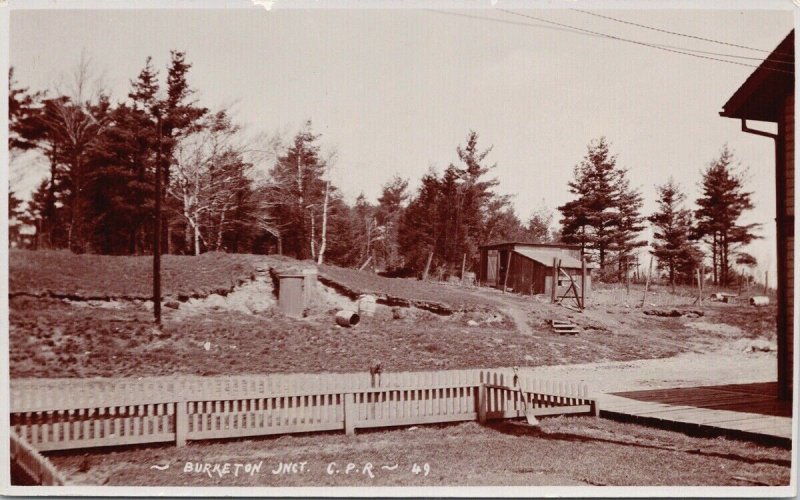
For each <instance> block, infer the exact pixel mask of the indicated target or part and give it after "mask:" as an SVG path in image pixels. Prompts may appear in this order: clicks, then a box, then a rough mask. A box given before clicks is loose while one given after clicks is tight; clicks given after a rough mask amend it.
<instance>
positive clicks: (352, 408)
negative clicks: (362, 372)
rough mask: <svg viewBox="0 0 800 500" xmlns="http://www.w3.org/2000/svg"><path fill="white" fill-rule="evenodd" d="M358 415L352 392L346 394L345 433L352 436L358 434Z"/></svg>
mask: <svg viewBox="0 0 800 500" xmlns="http://www.w3.org/2000/svg"><path fill="white" fill-rule="evenodd" d="M357 418H358V414H357V413H356V404H355V399H354V398H353V393H352V392H346V393H345V394H344V433H345V434H347V435H348V436H351V435H353V434H355V433H356V419H357Z"/></svg>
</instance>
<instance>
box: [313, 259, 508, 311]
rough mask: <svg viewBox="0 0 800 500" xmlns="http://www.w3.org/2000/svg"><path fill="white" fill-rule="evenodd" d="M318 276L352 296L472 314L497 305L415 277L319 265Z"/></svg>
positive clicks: (455, 288)
mask: <svg viewBox="0 0 800 500" xmlns="http://www.w3.org/2000/svg"><path fill="white" fill-rule="evenodd" d="M320 276H322V277H323V279H325V278H327V279H328V280H329V281H332V282H335V283H336V284H337V285H339V286H341V287H342V288H344V289H346V290H347V291H348V292H349V293H352V294H354V295H360V294H373V295H376V296H378V297H381V298H384V299H387V300H388V301H390V302H392V301H394V302H401V303H406V302H407V303H411V304H412V305H417V306H422V307H425V306H426V305H434V306H435V305H438V304H441V305H442V306H443V309H451V310H455V311H475V310H487V309H491V308H493V307H496V306H498V305H499V304H500V301H499V300H497V299H493V298H488V297H486V296H481V295H476V294H474V293H471V292H470V290H469V289H466V288H462V287H457V286H452V285H444V284H440V283H435V282H429V281H421V280H418V279H415V278H384V277H382V276H379V275H377V274H375V273H372V272H369V271H358V270H356V269H345V268H342V267H335V266H321V267H320Z"/></svg>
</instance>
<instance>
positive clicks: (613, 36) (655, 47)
mask: <svg viewBox="0 0 800 500" xmlns="http://www.w3.org/2000/svg"><path fill="white" fill-rule="evenodd" d="M497 10H499V11H501V12H505V13H508V14H512V15H515V16H520V17H525V18H528V19H533V20H535V21H540V22H543V23H547V24H552V25H555V26H561V27H564V28H569V29H573V30H578V31H581V32H585V33H590V34H592V35H596V36H601V37H604V38H608V39H611V40H617V41H621V42H628V43H633V44H636V45H641V46H644V47H651V48H654V49H658V50H663V51H666V52H672V53H675V54H683V55H686V56H691V57H697V58H700V59H708V60H711V61H719V62H724V63H728V64H735V65H737V66H745V67H748V68H758V66H756V65H753V64H747V63H742V62H738V61H731V60H729V59H720V58H718V57H711V56H707V55H700V54H694V53H691V52H687V51H685V50H676V49H671V48H668V47H666V46H660V45H657V44H653V43H648V42H641V41H638V40H631V39H629V38H622V37H618V36H615V35H609V34H607V33H601V32H598V31H592V30H587V29H584V28H578V27H576V26H572V25H569V24H564V23H559V22H556V21H551V20H549V19H544V18H541V17H536V16H531V15H528V14H522V13H519V12H514V11H512V10H508V9H497ZM770 62H775V61H770ZM764 68H765V69H767V70H769V71H776V72H779V73H786V74H790V75H793V74H794V72H793V71H785V70H783V69H779V68H770V67H766V66H765V67H764Z"/></svg>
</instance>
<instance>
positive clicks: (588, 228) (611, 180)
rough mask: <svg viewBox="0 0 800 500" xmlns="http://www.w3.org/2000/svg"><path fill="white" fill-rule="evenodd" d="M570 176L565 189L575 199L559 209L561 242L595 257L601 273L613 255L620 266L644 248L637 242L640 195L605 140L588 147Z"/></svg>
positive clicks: (639, 225)
mask: <svg viewBox="0 0 800 500" xmlns="http://www.w3.org/2000/svg"><path fill="white" fill-rule="evenodd" d="M573 174H574V180H572V181H570V182H569V184H568V185H569V189H570V193H572V194H573V195H574V196H575V198H574V199H573V200H571V201H569V202H567V203H565V204H564V205H562V206H560V207H558V209H559V211H561V215H562V219H561V225H562V230H561V238H562V240H563V241H564V242H565V243H571V244H579V245H581V248H582V249H583V250H584V251H589V252H593V253H595V254H596V257H597V259H598V262H599V264H600V267H601V269H602V268H604V267H605V266H606V264H607V262H608V260H609V257H610V256H611V254H612V252H616V253H617V260H618V262H619V263H620V264H621V262H622V261H623V260H624V258H625V257H626V256H627V255H629V254H630V252H631V250H632V249H633V248H635V247H637V246H642V245H643V244H644V243H643V242H639V241H637V240H636V238H637V236H638V234H639V232H640V231H641V230H642V229H643V227H642V220H643V219H642V217H641V215H640V213H639V211H640V209H641V205H642V199H641V195H640V194H639V193H638V192H637V191H636V190H633V189H631V188H630V186H629V182H628V179H627V176H626V174H627V171H626V170H625V169H622V168H619V167H617V157H616V155H612V154H611V152H610V150H609V143H608V142H607V141H606V139H605V137H601V138H600V139H597V140H594V141H592V142H590V143H589V146H588V148H587V153H586V156H584V158H583V160H582V161H581V163H579V164H578V165H576V166H575V168H574V170H573ZM620 269H621V268H620ZM618 273H619V270H618Z"/></svg>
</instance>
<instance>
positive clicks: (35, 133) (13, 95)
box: [8, 66, 44, 153]
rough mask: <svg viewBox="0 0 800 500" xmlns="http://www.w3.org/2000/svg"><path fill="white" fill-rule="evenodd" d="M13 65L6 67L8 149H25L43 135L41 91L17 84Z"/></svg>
mask: <svg viewBox="0 0 800 500" xmlns="http://www.w3.org/2000/svg"><path fill="white" fill-rule="evenodd" d="M17 84H18V82H17V81H16V80H15V79H14V68H13V66H12V67H10V68H9V69H8V149H9V151H10V152H12V153H13V152H17V151H26V150H29V149H33V148H35V147H36V146H37V141H38V140H40V139H41V138H42V137H43V136H44V129H43V128H42V123H41V116H40V113H41V103H40V100H41V98H42V94H41V92H36V93H31V92H30V91H29V89H27V88H21V87H18V86H17Z"/></svg>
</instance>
